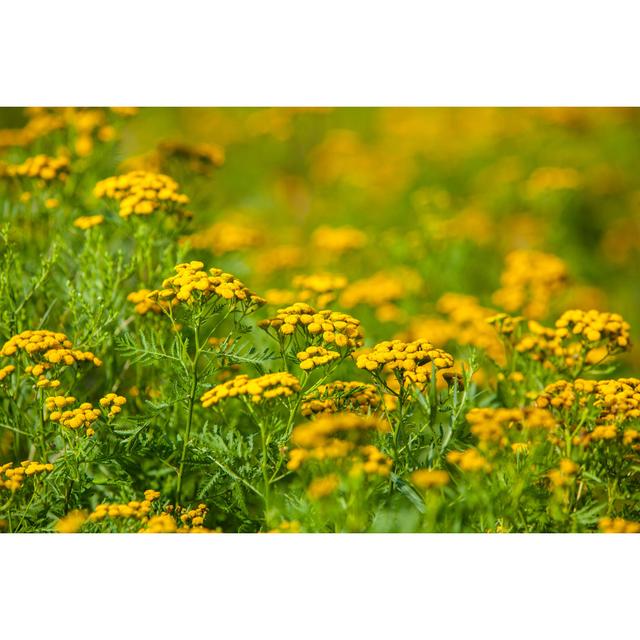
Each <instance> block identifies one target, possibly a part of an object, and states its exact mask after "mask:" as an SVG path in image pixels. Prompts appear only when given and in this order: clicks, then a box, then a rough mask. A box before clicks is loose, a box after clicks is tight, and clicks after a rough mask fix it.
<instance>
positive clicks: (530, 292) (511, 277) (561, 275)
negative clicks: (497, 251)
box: [492, 249, 567, 319]
mask: <svg viewBox="0 0 640 640" xmlns="http://www.w3.org/2000/svg"><path fill="white" fill-rule="evenodd" d="M505 261H506V265H505V270H504V272H503V273H502V276H501V277H500V284H501V287H500V289H498V290H497V291H496V292H495V293H494V294H493V298H492V300H493V302H494V303H495V304H497V305H499V306H500V307H502V308H503V309H505V310H506V311H509V312H513V311H521V312H522V313H523V314H524V315H525V316H527V317H528V318H536V319H539V318H543V317H544V316H546V315H547V313H548V311H549V303H550V302H551V299H552V298H553V296H555V295H556V294H557V293H558V292H559V291H561V290H562V289H563V288H564V287H565V284H566V281H567V267H566V264H565V263H564V261H563V260H561V259H560V258H558V257H556V256H554V255H551V254H548V253H542V252H540V251H529V250H525V249H519V250H516V251H512V252H511V253H509V254H508V255H507V257H506V260H505Z"/></svg>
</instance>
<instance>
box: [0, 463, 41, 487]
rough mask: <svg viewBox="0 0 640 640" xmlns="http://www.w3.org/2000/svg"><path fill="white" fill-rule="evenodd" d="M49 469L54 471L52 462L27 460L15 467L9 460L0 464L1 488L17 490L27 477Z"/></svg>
mask: <svg viewBox="0 0 640 640" xmlns="http://www.w3.org/2000/svg"><path fill="white" fill-rule="evenodd" d="M49 471H53V465H52V464H51V463H50V462H34V461H32V460H25V461H24V462H21V463H20V466H19V467H17V466H16V467H14V466H13V462H7V463H5V464H3V465H0V489H7V490H9V491H17V490H18V489H20V487H22V484H23V483H24V481H25V477H27V478H28V477H30V476H33V475H35V474H39V473H45V472H49Z"/></svg>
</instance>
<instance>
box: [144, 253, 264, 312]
mask: <svg viewBox="0 0 640 640" xmlns="http://www.w3.org/2000/svg"><path fill="white" fill-rule="evenodd" d="M203 268H204V264H203V263H202V262H200V261H198V260H192V261H191V262H185V263H183V264H179V265H176V267H175V271H176V275H175V276H171V277H170V278H167V279H165V280H164V281H163V283H162V289H161V290H155V291H152V292H151V293H149V294H148V297H149V298H150V299H151V300H153V301H156V302H157V301H160V302H163V301H166V302H169V301H170V303H171V304H172V305H174V306H175V305H178V304H180V303H181V302H184V303H186V304H192V303H194V302H197V301H201V300H208V299H211V298H213V297H215V298H218V299H222V300H227V301H228V302H229V303H230V304H240V305H242V307H243V308H244V311H245V312H250V311H253V310H255V309H256V308H257V307H259V306H261V305H263V304H264V303H265V300H264V299H263V298H261V297H260V296H258V295H256V294H255V293H253V292H252V291H250V290H249V289H247V287H245V286H244V284H243V283H242V282H240V280H238V279H237V278H236V277H235V276H233V275H231V274H230V273H225V272H223V271H222V269H209V272H208V273H207V272H206V271H204V270H203ZM138 293H139V292H138ZM161 306H162V305H161Z"/></svg>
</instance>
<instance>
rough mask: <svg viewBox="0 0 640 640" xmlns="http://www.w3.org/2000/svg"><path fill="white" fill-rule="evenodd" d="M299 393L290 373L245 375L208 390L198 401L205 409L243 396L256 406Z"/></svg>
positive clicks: (297, 381)
mask: <svg viewBox="0 0 640 640" xmlns="http://www.w3.org/2000/svg"><path fill="white" fill-rule="evenodd" d="M299 391H300V382H299V380H298V378H296V377H295V376H293V375H291V374H290V373H285V372H278V373H267V374H266V375H264V376H260V377H259V378H249V376H247V375H246V374H241V375H239V376H236V377H235V378H233V380H229V381H228V382H223V383H222V384H219V385H217V386H215V387H213V389H209V391H207V392H206V393H204V394H203V395H202V397H201V398H200V401H201V402H202V406H203V407H205V408H206V407H211V406H214V405H217V404H218V403H219V402H220V401H221V400H225V399H226V398H235V397H237V396H245V397H247V398H248V399H250V400H251V402H254V403H256V404H257V403H260V402H263V401H266V400H273V399H274V398H288V397H290V396H292V395H293V394H294V393H298V392H299Z"/></svg>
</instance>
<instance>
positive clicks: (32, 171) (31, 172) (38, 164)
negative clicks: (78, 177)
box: [5, 154, 69, 182]
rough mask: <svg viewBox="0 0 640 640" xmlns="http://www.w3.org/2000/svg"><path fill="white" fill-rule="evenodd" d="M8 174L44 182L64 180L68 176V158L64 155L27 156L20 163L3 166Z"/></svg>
mask: <svg viewBox="0 0 640 640" xmlns="http://www.w3.org/2000/svg"><path fill="white" fill-rule="evenodd" d="M5 171H6V174H7V175H8V176H12V177H13V176H15V177H19V178H37V179H40V180H44V181H45V182H51V181H52V180H56V179H57V180H60V181H62V182H64V181H65V180H66V179H67V177H68V176H69V159H68V158H66V157H59V158H52V157H50V156H45V155H42V154H41V155H37V156H34V157H32V158H27V159H26V160H25V161H24V162H22V163H21V164H10V165H7V167H6V168H5Z"/></svg>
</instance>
